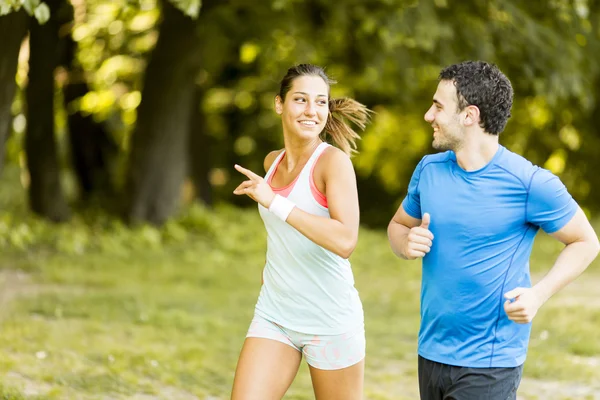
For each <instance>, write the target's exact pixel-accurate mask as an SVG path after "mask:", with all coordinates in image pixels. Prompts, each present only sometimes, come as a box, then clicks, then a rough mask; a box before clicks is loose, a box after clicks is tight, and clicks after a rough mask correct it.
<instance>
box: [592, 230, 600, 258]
mask: <svg viewBox="0 0 600 400" xmlns="http://www.w3.org/2000/svg"><path fill="white" fill-rule="evenodd" d="M590 247H591V249H592V259H595V258H596V257H597V256H598V253H600V241H599V240H598V236H596V235H594V236H593V238H592V240H591V243H590Z"/></svg>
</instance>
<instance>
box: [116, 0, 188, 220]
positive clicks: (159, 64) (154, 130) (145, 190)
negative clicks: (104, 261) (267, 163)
mask: <svg viewBox="0 0 600 400" xmlns="http://www.w3.org/2000/svg"><path fill="white" fill-rule="evenodd" d="M163 15H164V18H163V21H162V23H161V25H160V28H159V29H160V33H159V38H158V42H157V44H156V48H155V49H154V51H153V53H152V56H151V58H150V61H149V63H148V68H147V70H146V74H145V76H144V88H143V91H142V102H141V104H140V106H139V109H138V120H137V124H136V128H135V131H134V133H133V137H132V142H131V155H130V164H129V170H128V176H127V187H126V190H127V193H128V199H127V204H128V208H127V210H126V218H127V219H128V220H129V222H132V223H135V222H150V223H153V224H157V225H160V224H162V223H163V222H165V220H166V219H167V218H169V217H170V216H171V215H172V213H173V211H174V210H175V207H176V206H177V203H178V200H179V199H180V196H181V186H182V184H183V181H184V178H185V176H186V172H187V164H188V158H187V154H188V152H187V151H186V148H185V147H186V145H187V144H188V137H189V128H190V119H191V112H192V107H193V104H192V102H193V99H194V91H195V85H194V80H195V77H196V74H197V72H198V70H199V60H198V57H197V54H198V52H196V51H195V48H196V46H197V39H196V29H195V28H196V24H195V22H194V21H193V20H192V19H190V18H188V17H186V16H185V15H184V14H183V13H181V12H180V11H179V10H177V9H176V8H175V7H173V6H172V5H171V4H170V2H163Z"/></svg>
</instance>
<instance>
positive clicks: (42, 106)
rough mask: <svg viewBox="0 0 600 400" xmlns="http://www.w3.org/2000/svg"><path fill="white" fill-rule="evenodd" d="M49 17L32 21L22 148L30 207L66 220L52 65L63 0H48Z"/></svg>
mask: <svg viewBox="0 0 600 400" xmlns="http://www.w3.org/2000/svg"><path fill="white" fill-rule="evenodd" d="M47 4H48V6H49V7H50V11H51V15H52V17H51V19H50V20H49V21H48V22H47V23H45V24H44V25H40V23H38V22H37V21H32V24H31V30H30V32H31V33H30V41H29V46H30V56H29V79H28V84H27V88H26V99H27V131H26V136H25V152H26V155H27V167H28V169H29V175H30V186H29V202H30V207H31V209H32V210H33V211H34V212H35V213H37V214H39V215H41V216H44V217H46V218H48V219H50V220H53V221H65V220H67V219H68V218H69V214H70V211H69V207H68V205H67V202H66V199H65V196H64V194H63V191H62V187H61V184H60V178H59V176H60V165H59V162H58V158H57V148H56V139H55V135H54V90H55V85H54V69H55V68H56V66H57V62H58V60H57V48H58V42H59V39H58V30H59V26H60V19H59V9H60V7H61V6H63V5H64V3H63V1H62V0H49V1H47Z"/></svg>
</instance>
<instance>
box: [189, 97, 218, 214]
mask: <svg viewBox="0 0 600 400" xmlns="http://www.w3.org/2000/svg"><path fill="white" fill-rule="evenodd" d="M202 98H203V91H202V89H200V88H197V89H196V95H195V99H194V101H193V104H194V107H193V109H192V123H191V133H190V147H189V151H190V153H189V154H190V175H191V177H192V182H194V187H195V189H196V198H197V199H198V200H200V201H201V202H203V203H204V204H205V205H207V206H209V207H210V206H212V205H213V196H212V187H211V185H210V181H209V172H210V167H211V165H212V160H211V157H210V149H211V148H212V147H213V146H211V143H210V137H209V136H208V132H206V116H205V115H204V111H203V110H202V108H201V105H202Z"/></svg>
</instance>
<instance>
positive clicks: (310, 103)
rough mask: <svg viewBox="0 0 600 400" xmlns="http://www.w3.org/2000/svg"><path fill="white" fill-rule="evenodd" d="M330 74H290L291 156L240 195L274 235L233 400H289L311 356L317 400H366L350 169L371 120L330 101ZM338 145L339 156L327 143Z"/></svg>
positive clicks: (316, 70) (286, 134) (276, 156)
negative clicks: (255, 207) (352, 155)
mask: <svg viewBox="0 0 600 400" xmlns="http://www.w3.org/2000/svg"><path fill="white" fill-rule="evenodd" d="M332 83H334V82H333V81H332V80H330V79H329V77H328V76H327V75H326V73H325V71H324V70H323V69H322V68H320V67H318V66H314V65H310V64H301V65H297V66H294V67H292V68H290V69H289V70H288V72H287V74H286V76H285V77H284V78H283V80H282V82H281V87H280V90H279V94H278V95H277V96H276V97H275V110H276V112H277V114H279V115H280V116H281V119H282V125H283V138H284V144H285V148H284V149H282V150H277V151H273V152H271V153H269V154H268V155H267V156H266V158H265V161H264V168H265V171H267V173H266V175H265V176H264V178H263V177H261V176H259V175H257V174H255V173H254V172H252V171H249V170H247V169H245V168H242V167H241V166H238V165H236V166H235V168H236V169H237V170H238V171H239V172H241V173H242V174H244V175H245V176H246V177H247V180H246V181H244V182H242V183H241V184H240V185H239V186H238V187H237V188H236V189H235V191H234V193H235V194H237V195H247V196H249V197H250V198H252V199H253V200H255V201H256V202H257V203H258V209H259V213H260V215H261V217H262V219H263V221H264V224H265V228H266V230H267V259H266V265H265V268H264V271H263V286H262V289H261V292H260V295H259V298H258V301H257V304H256V308H255V314H254V319H253V320H252V322H251V324H250V328H249V330H248V334H247V336H246V340H245V342H244V345H243V348H242V351H241V354H240V358H239V361H238V365H237V369H236V373H235V379H234V383H233V391H232V399H233V400H249V399H260V400H266V399H281V398H282V397H283V396H284V394H285V392H286V391H287V389H288V388H289V386H290V385H291V383H292V381H293V379H294V377H295V375H296V373H297V371H298V367H299V365H300V361H301V359H302V355H303V354H304V356H305V358H306V361H307V363H308V365H309V369H310V374H311V378H312V383H313V388H314V392H315V396H316V399H317V400H324V399H326V400H333V399H344V400H354V399H362V392H363V376H364V357H365V331H364V319H363V310H362V304H361V301H360V298H359V296H358V292H357V290H356V289H355V287H354V278H353V274H352V270H351V268H350V263H349V262H348V257H350V254H351V253H352V251H353V250H354V248H355V246H356V241H357V238H358V225H359V207H358V194H357V189H356V177H355V174H354V169H353V166H352V163H351V161H350V157H349V155H350V153H351V152H352V151H354V149H355V147H356V146H355V141H356V139H358V138H359V136H358V134H357V133H356V132H354V130H353V129H352V128H351V127H350V126H349V125H348V124H347V123H346V122H345V121H346V120H349V121H351V122H353V123H355V124H356V125H357V126H359V127H360V128H361V129H364V127H365V125H366V123H367V122H368V120H369V113H370V111H369V110H368V109H367V108H366V107H365V106H363V105H362V104H360V103H358V102H356V101H354V100H352V99H348V98H343V99H331V98H330V97H329V87H330V84H332ZM326 136H329V137H331V138H332V139H333V142H334V143H335V144H336V145H337V147H338V148H336V147H333V146H331V145H329V144H327V143H326V142H325V139H326Z"/></svg>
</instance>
